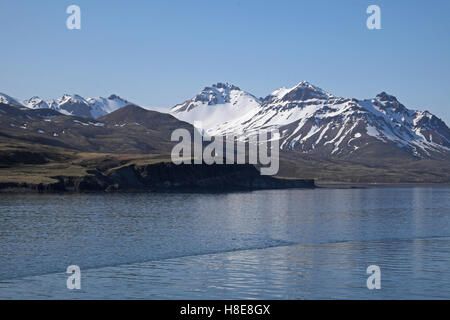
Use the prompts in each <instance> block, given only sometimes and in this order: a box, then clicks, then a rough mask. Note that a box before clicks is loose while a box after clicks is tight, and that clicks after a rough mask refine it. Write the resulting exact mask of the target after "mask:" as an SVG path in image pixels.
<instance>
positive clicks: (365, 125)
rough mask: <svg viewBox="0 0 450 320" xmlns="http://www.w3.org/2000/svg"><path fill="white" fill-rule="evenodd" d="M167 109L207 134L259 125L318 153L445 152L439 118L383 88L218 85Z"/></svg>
mask: <svg viewBox="0 0 450 320" xmlns="http://www.w3.org/2000/svg"><path fill="white" fill-rule="evenodd" d="M170 112H171V114H173V115H174V116H175V117H177V118H178V119H180V120H184V121H187V122H189V123H194V121H201V122H202V129H203V130H204V132H205V134H206V135H211V136H215V135H235V136H236V137H237V138H238V139H240V140H245V139H246V138H248V136H249V135H252V134H255V132H257V131H258V130H260V129H266V130H271V129H278V130H279V132H280V134H281V138H280V148H281V150H285V151H294V150H295V151H298V152H301V153H306V154H311V155H318V156H321V157H337V158H343V159H352V158H361V157H379V158H381V157H386V156H387V157H393V156H401V157H411V158H438V159H449V156H450V129H449V128H448V127H447V125H446V124H445V123H444V122H443V121H442V120H441V119H439V118H438V117H436V116H434V115H433V114H431V113H430V112H428V111H418V110H410V109H407V108H406V107H405V106H404V105H403V104H401V103H400V102H399V101H398V100H397V98H396V97H394V96H392V95H389V94H387V93H385V92H382V93H380V94H378V95H377V96H376V97H375V98H372V99H366V100H358V99H354V98H342V97H336V96H334V95H332V94H330V93H328V92H326V91H324V90H322V89H321V88H318V87H316V86H314V85H312V84H310V83H308V82H306V81H302V82H300V83H299V84H297V85H295V86H294V87H292V88H284V87H283V88H280V89H277V90H275V91H274V92H272V93H271V94H269V95H268V96H266V97H265V98H257V97H255V96H254V95H252V94H250V93H248V92H245V91H243V90H241V89H240V88H238V87H236V86H234V85H230V84H224V83H218V84H215V85H213V86H211V87H206V88H204V89H203V90H202V91H201V92H200V93H199V94H197V95H196V96H195V97H194V98H192V99H189V100H187V101H185V102H183V103H181V104H179V105H177V106H175V107H173V108H172V109H171V111H170Z"/></svg>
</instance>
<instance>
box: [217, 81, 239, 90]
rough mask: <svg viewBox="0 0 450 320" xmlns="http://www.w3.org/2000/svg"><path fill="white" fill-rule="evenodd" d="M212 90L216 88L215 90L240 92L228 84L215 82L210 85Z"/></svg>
mask: <svg viewBox="0 0 450 320" xmlns="http://www.w3.org/2000/svg"><path fill="white" fill-rule="evenodd" d="M212 86H213V88H217V89H229V90H241V89H240V88H239V87H237V86H235V85H232V84H229V83H228V82H225V83H223V82H217V83H216V84H213V85H212Z"/></svg>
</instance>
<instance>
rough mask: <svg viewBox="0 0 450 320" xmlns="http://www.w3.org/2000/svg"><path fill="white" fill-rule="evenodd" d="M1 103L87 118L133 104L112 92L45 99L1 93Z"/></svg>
mask: <svg viewBox="0 0 450 320" xmlns="http://www.w3.org/2000/svg"><path fill="white" fill-rule="evenodd" d="M0 103H4V104H9V105H15V106H20V107H26V108H29V109H52V110H55V111H58V112H60V113H62V114H65V115H73V116H78V117H85V118H99V117H101V116H104V115H106V114H108V113H111V112H113V111H115V110H118V109H120V108H123V107H125V106H127V105H130V104H133V103H131V102H129V101H127V100H125V99H122V98H121V97H119V96H117V95H115V94H112V95H110V96H109V97H108V98H103V97H96V98H86V99H85V98H83V97H81V96H79V95H77V94H72V95H70V94H64V95H63V96H62V97H61V98H57V99H51V100H44V99H42V98H40V97H38V96H34V97H31V98H29V99H26V100H23V101H20V100H19V99H16V98H13V97H11V96H9V95H7V94H3V93H0Z"/></svg>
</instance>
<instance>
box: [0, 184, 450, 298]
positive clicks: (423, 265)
mask: <svg viewBox="0 0 450 320" xmlns="http://www.w3.org/2000/svg"><path fill="white" fill-rule="evenodd" d="M449 208H450V188H449V187H423V188H422V187H421V188H379V189H316V190H277V191H256V192H240V193H227V194H144V193H139V194H134V193H127V194H81V195H78V194H77V195H37V194H36V195H12V194H11V195H9V194H0V298H1V299H10V298H14V299H17V298H19V299H30V298H31V299H91V298H94V299H122V298H123V299H126V298H133V299H312V298H319V299H336V298H337V299H354V298H358V299H417V298H419V299H420V298H426V299H431V298H437V299H450V209H449ZM69 265H78V266H80V268H81V286H82V288H81V290H68V289H67V288H66V280H67V276H68V275H67V274H65V271H66V268H67V266H69ZM369 265H378V266H379V267H380V268H381V286H382V287H381V290H368V289H367V287H366V280H367V277H368V275H367V274H366V268H367V267H368V266H369Z"/></svg>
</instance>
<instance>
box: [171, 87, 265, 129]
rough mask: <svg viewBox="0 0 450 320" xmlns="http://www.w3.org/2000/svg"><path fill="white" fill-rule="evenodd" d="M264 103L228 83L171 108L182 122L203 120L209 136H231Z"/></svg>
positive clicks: (210, 88) (207, 90) (205, 89)
mask: <svg viewBox="0 0 450 320" xmlns="http://www.w3.org/2000/svg"><path fill="white" fill-rule="evenodd" d="M260 106H261V101H260V100H259V99H258V98H256V97H255V96H253V95H251V94H250V93H248V92H245V91H242V90H241V89H239V88H238V87H236V86H233V85H230V84H227V83H217V84H214V85H212V86H211V87H206V88H204V89H203V90H202V91H201V92H200V93H199V94H197V95H196V96H195V97H194V98H192V99H190V100H187V101H185V102H183V103H181V104H179V105H177V106H175V107H173V108H172V109H171V113H172V114H173V115H174V116H175V117H177V118H178V119H180V120H183V121H186V122H189V123H194V121H201V122H202V126H203V128H204V129H205V131H206V134H209V135H217V134H219V133H227V132H229V131H233V130H234V129H236V128H239V127H240V126H241V121H240V119H241V118H242V117H251V115H252V114H254V112H255V111H257V110H259V108H260Z"/></svg>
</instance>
